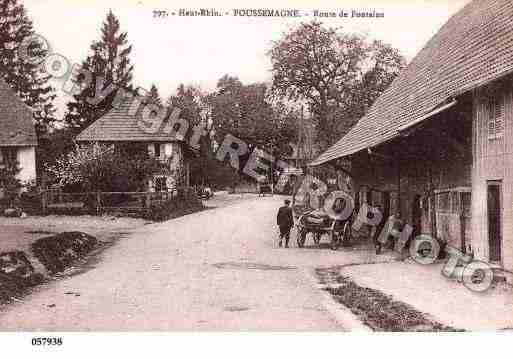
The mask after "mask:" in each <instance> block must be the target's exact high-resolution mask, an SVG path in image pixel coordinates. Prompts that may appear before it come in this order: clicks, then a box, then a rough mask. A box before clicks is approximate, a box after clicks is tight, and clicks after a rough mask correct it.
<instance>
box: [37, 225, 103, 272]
mask: <svg viewBox="0 0 513 359" xmlns="http://www.w3.org/2000/svg"><path fill="white" fill-rule="evenodd" d="M97 245H98V240H97V239H96V238H95V237H93V236H90V235H88V234H86V233H83V232H63V233H59V234H56V235H54V236H49V237H44V238H40V239H38V240H37V241H35V242H34V243H32V252H33V253H34V256H36V258H37V259H38V260H39V261H40V262H41V263H42V264H43V265H44V266H45V267H46V269H47V270H48V271H49V272H51V273H58V272H62V271H64V269H66V268H67V267H68V266H70V265H71V264H72V263H73V262H74V261H76V260H77V259H79V258H82V257H84V256H85V255H87V254H88V253H89V252H91V251H92V250H93V249H95V248H96V246H97Z"/></svg>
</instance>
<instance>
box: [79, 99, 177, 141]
mask: <svg viewBox="0 0 513 359" xmlns="http://www.w3.org/2000/svg"><path fill="white" fill-rule="evenodd" d="M130 104H131V102H130V101H124V102H122V103H121V104H119V105H118V106H116V107H115V108H113V109H112V110H110V111H109V112H108V113H106V114H105V115H103V116H102V117H100V118H99V119H98V120H96V121H95V122H93V123H92V124H91V125H90V126H89V127H87V128H86V129H85V130H83V131H82V132H81V133H80V134H79V135H78V136H77V137H76V140H77V141H84V142H86V141H108V142H117V141H131V142H137V141H141V142H148V141H155V142H174V141H178V140H177V139H176V138H175V137H174V136H171V135H168V134H166V133H164V132H163V131H162V130H161V129H160V130H159V131H156V132H155V133H148V132H147V131H144V130H143V129H141V128H140V127H139V125H138V121H139V120H140V119H141V116H140V112H139V111H138V112H137V113H135V114H130V113H129V108H130Z"/></svg>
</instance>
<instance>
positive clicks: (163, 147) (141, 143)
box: [76, 101, 193, 192]
mask: <svg viewBox="0 0 513 359" xmlns="http://www.w3.org/2000/svg"><path fill="white" fill-rule="evenodd" d="M129 108H130V102H129V101H125V102H123V103H121V104H119V105H118V106H116V107H115V108H113V109H112V110H111V111H109V112H108V113H107V114H105V115H104V116H102V117H101V118H99V119H98V120H96V121H95V122H94V123H92V124H91V125H90V126H89V127H87V128H86V129H85V130H84V131H82V132H81V133H80V134H79V135H78V136H77V137H76V141H77V142H79V143H80V142H99V143H105V144H112V145H114V146H115V147H116V146H125V148H126V147H129V148H131V149H133V150H140V151H147V153H148V154H149V155H150V156H152V157H155V158H157V159H158V160H159V161H161V162H162V163H165V164H166V166H165V167H166V168H165V170H163V171H162V172H161V173H158V174H156V175H155V176H154V177H153V178H152V179H151V180H149V182H148V186H147V189H148V190H149V191H150V192H155V191H157V192H172V191H174V190H175V189H176V188H177V187H178V186H187V187H188V186H189V185H190V159H191V158H192V157H193V153H192V152H191V150H190V149H189V147H188V146H187V145H186V144H185V142H184V141H182V140H178V139H177V138H176V137H175V136H173V134H168V133H166V132H165V131H156V132H155V133H148V132H147V131H143V129H141V127H140V126H139V125H138V121H139V120H140V118H141V117H140V116H141V114H140V112H137V113H135V114H131V113H130V111H129ZM168 119H169V114H168V116H167V119H165V120H164V126H165V125H166V121H167V120H168Z"/></svg>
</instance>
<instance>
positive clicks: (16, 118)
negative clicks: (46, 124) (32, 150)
mask: <svg viewBox="0 0 513 359" xmlns="http://www.w3.org/2000/svg"><path fill="white" fill-rule="evenodd" d="M36 145H37V136H36V129H35V127H34V123H33V115H32V110H31V109H30V108H29V107H28V106H27V105H25V103H24V102H23V101H22V100H21V99H20V98H19V97H18V96H17V95H16V93H15V92H14V90H13V89H11V88H10V87H9V85H7V83H6V82H5V81H4V80H3V79H1V78H0V146H36Z"/></svg>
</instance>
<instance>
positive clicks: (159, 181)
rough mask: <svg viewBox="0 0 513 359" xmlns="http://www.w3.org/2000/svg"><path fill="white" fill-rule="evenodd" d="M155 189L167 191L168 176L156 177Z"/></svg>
mask: <svg viewBox="0 0 513 359" xmlns="http://www.w3.org/2000/svg"><path fill="white" fill-rule="evenodd" d="M155 191H157V192H167V178H166V177H155Z"/></svg>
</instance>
